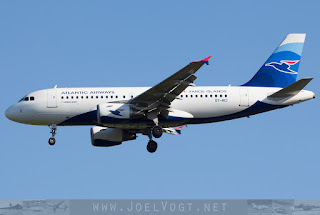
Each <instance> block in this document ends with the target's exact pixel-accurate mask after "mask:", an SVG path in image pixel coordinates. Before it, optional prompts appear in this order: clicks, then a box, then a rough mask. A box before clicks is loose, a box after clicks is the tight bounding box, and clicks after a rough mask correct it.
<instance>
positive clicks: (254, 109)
mask: <svg viewBox="0 0 320 215" xmlns="http://www.w3.org/2000/svg"><path fill="white" fill-rule="evenodd" d="M284 107H287V105H270V104H266V103H263V102H260V101H257V102H256V103H255V104H253V105H252V106H250V107H249V108H247V109H245V110H243V111H240V112H237V113H233V114H229V115H224V116H218V117H209V118H192V119H184V118H180V117H169V118H168V119H165V118H164V117H159V123H160V124H161V123H164V122H175V123H177V122H181V124H201V123H211V122H220V121H226V120H231V119H236V118H241V117H246V116H250V115H255V114H258V113H263V112H266V111H270V110H275V109H279V108H284ZM104 120H105V122H106V123H110V124H112V123H119V124H128V123H133V124H134V123H138V124H143V123H145V124H148V125H150V126H152V125H153V122H152V121H151V120H148V119H146V118H137V119H132V120H127V119H117V118H110V117H106V118H103V119H102V121H104ZM59 125H99V123H98V122H97V111H96V110H95V111H91V112H87V113H83V114H80V115H77V116H75V117H72V118H70V119H68V120H66V121H64V122H62V123H60V124H59Z"/></svg>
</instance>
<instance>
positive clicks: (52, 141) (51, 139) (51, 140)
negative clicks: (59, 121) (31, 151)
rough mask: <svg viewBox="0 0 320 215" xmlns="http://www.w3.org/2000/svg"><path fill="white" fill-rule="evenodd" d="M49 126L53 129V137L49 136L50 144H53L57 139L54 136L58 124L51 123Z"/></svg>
mask: <svg viewBox="0 0 320 215" xmlns="http://www.w3.org/2000/svg"><path fill="white" fill-rule="evenodd" d="M49 128H50V129H51V131H50V133H51V134H52V137H51V138H49V141H48V143H49V145H51V146H53V145H54V144H55V143H56V139H55V138H54V136H55V135H56V130H57V125H55V124H53V125H49Z"/></svg>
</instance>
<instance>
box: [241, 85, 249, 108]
mask: <svg viewBox="0 0 320 215" xmlns="http://www.w3.org/2000/svg"><path fill="white" fill-rule="evenodd" d="M240 106H243V107H249V92H248V88H246V87H240Z"/></svg>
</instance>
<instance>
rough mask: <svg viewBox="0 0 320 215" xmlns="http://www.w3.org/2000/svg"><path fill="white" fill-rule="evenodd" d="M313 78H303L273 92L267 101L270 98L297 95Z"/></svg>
mask: <svg viewBox="0 0 320 215" xmlns="http://www.w3.org/2000/svg"><path fill="white" fill-rule="evenodd" d="M312 79H313V78H303V79H301V80H299V81H297V82H294V83H293V84H290V85H289V86H287V87H285V88H283V89H281V90H279V91H278V92H275V93H274V94H272V95H270V96H268V98H269V99H272V98H284V97H290V96H295V95H297V94H298V93H299V92H300V91H301V90H302V89H303V88H304V87H305V86H307V84H309V82H310V81H311V80H312Z"/></svg>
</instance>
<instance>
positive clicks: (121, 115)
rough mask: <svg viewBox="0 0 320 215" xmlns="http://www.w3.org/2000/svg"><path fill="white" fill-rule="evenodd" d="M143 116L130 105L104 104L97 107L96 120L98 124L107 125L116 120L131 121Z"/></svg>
mask: <svg viewBox="0 0 320 215" xmlns="http://www.w3.org/2000/svg"><path fill="white" fill-rule="evenodd" d="M142 116H144V114H143V113H139V112H138V110H137V109H135V108H133V107H132V106H131V105H130V104H119V103H105V104H99V105H98V106H97V120H98V122H99V123H101V124H103V123H109V122H112V121H114V120H113V119H116V120H121V119H122V120H123V119H133V118H138V117H142Z"/></svg>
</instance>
